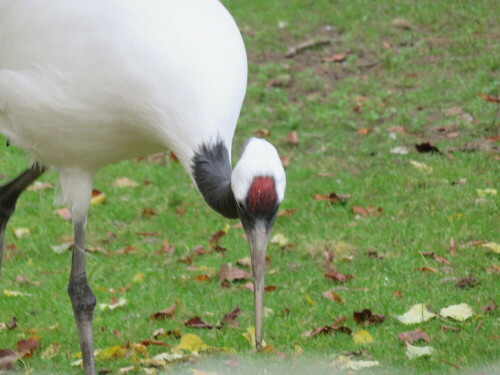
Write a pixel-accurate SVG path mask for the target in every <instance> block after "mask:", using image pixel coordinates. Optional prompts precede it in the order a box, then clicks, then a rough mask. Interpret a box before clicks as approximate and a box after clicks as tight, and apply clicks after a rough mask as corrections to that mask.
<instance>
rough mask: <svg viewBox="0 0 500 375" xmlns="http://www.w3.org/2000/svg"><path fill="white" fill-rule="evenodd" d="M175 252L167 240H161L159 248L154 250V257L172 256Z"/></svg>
mask: <svg viewBox="0 0 500 375" xmlns="http://www.w3.org/2000/svg"><path fill="white" fill-rule="evenodd" d="M174 251H175V246H171V245H170V244H169V243H168V241H167V240H163V244H162V245H161V248H160V249H158V250H156V255H172V254H173V253H174Z"/></svg>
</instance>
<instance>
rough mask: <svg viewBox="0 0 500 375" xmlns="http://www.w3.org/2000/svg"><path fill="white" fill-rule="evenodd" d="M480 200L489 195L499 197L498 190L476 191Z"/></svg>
mask: <svg viewBox="0 0 500 375" xmlns="http://www.w3.org/2000/svg"><path fill="white" fill-rule="evenodd" d="M476 192H477V195H478V196H479V198H486V197H487V196H488V195H497V190H496V189H476Z"/></svg>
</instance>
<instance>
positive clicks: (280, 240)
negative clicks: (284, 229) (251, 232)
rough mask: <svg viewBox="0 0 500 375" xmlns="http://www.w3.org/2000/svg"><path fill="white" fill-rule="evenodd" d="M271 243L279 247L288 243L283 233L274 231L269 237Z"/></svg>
mask: <svg viewBox="0 0 500 375" xmlns="http://www.w3.org/2000/svg"><path fill="white" fill-rule="evenodd" d="M271 243H272V244H276V245H279V246H281V247H285V246H287V245H288V238H286V237H285V236H284V235H283V234H281V233H276V234H275V235H274V236H273V238H271Z"/></svg>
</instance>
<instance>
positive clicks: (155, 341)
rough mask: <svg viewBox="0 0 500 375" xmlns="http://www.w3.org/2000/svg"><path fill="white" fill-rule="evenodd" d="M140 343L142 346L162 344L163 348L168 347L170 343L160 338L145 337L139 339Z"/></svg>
mask: <svg viewBox="0 0 500 375" xmlns="http://www.w3.org/2000/svg"><path fill="white" fill-rule="evenodd" d="M140 343H141V344H142V345H144V346H149V345H154V346H163V347H165V348H170V345H168V344H167V343H166V342H163V341H160V340H154V339H147V340H142V341H140Z"/></svg>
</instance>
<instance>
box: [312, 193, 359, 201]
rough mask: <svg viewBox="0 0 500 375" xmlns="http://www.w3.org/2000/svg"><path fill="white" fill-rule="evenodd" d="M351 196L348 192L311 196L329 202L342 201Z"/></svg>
mask: <svg viewBox="0 0 500 375" xmlns="http://www.w3.org/2000/svg"><path fill="white" fill-rule="evenodd" d="M350 197H351V195H350V194H337V193H335V192H333V193H330V194H328V195H324V194H315V195H314V196H313V198H314V199H315V200H317V201H326V202H331V203H344V202H345V201H346V200H347V199H349V198H350Z"/></svg>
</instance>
